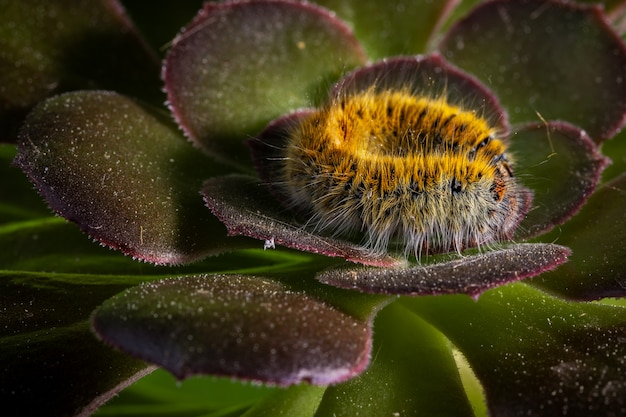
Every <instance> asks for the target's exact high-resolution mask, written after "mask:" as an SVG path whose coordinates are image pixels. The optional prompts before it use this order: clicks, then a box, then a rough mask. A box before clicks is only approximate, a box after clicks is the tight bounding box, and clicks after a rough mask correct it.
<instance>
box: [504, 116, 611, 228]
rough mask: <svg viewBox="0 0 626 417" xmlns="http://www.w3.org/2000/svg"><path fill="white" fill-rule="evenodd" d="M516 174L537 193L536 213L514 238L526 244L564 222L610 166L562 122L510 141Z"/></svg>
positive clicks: (535, 127) (530, 128)
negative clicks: (526, 241) (532, 238)
mask: <svg viewBox="0 0 626 417" xmlns="http://www.w3.org/2000/svg"><path fill="white" fill-rule="evenodd" d="M510 152H511V155H512V157H513V158H514V161H515V175H516V176H517V177H518V179H519V180H521V181H522V182H523V183H524V184H525V185H526V186H528V188H530V189H532V190H533V193H534V199H533V205H534V206H535V207H534V209H532V210H530V211H529V212H528V213H527V215H526V218H525V219H524V221H522V223H521V224H520V226H519V228H518V233H517V234H516V237H517V238H518V239H528V238H529V237H532V236H537V235H540V234H542V233H545V232H547V231H549V230H551V229H552V228H553V227H554V226H556V225H559V224H562V223H565V222H566V221H567V220H568V219H570V218H571V217H572V216H573V215H574V214H576V213H577V212H578V210H579V209H580V207H581V206H582V205H583V204H584V203H585V201H586V200H587V197H589V195H591V193H592V192H593V191H594V190H595V188H596V185H597V183H598V180H599V179H600V174H601V173H602V170H603V169H604V168H605V167H606V166H607V165H608V164H609V163H610V161H609V160H608V159H607V158H606V157H604V156H602V155H601V154H600V153H599V152H598V148H597V146H596V145H595V144H594V143H593V141H592V139H591V138H590V137H589V136H588V135H587V134H586V133H585V132H584V131H583V130H581V129H580V128H578V127H576V126H572V125H570V124H567V123H563V122H550V123H547V124H531V125H525V126H522V127H520V128H519V129H518V130H517V132H515V134H514V135H513V136H512V137H511V142H510Z"/></svg>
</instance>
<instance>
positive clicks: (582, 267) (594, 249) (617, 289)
mask: <svg viewBox="0 0 626 417" xmlns="http://www.w3.org/2000/svg"><path fill="white" fill-rule="evenodd" d="M625 207H626V175H625V174H622V175H621V176H620V177H618V178H616V179H615V180H613V181H611V182H609V183H606V184H604V185H603V186H602V187H600V188H599V189H598V190H597V191H596V192H595V193H594V194H593V195H592V196H591V198H589V200H588V201H587V204H585V206H584V207H583V208H582V209H581V211H580V213H578V215H577V216H575V217H574V218H573V219H571V220H570V221H569V222H567V223H566V224H564V225H563V226H561V227H560V228H558V229H557V230H554V231H553V232H552V233H550V234H548V235H546V236H543V237H542V240H544V239H545V240H548V239H550V240H558V242H559V243H561V244H564V245H567V246H569V247H570V248H572V251H573V253H574V254H573V256H572V257H571V260H570V262H569V263H567V264H565V265H563V267H561V268H560V269H559V270H558V271H553V272H550V273H547V274H544V275H541V276H539V277H537V278H536V279H534V280H533V283H535V284H537V285H539V286H541V287H543V288H546V289H548V290H550V291H553V292H556V293H558V294H561V295H563V296H566V297H571V298H575V299H582V300H594V299H599V298H603V297H624V296H626V257H624V253H626V210H625V209H624V208H625Z"/></svg>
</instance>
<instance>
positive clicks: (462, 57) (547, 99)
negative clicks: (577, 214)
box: [440, 0, 626, 141]
mask: <svg viewBox="0 0 626 417" xmlns="http://www.w3.org/2000/svg"><path fill="white" fill-rule="evenodd" d="M440 49H441V51H442V53H443V55H444V56H445V57H446V58H447V59H449V60H450V61H451V62H453V63H454V64H456V65H458V66H460V67H461V68H463V69H465V70H467V71H469V72H470V73H472V74H475V75H476V76H477V77H478V78H480V79H481V80H482V81H483V82H485V84H487V85H488V86H489V88H491V89H493V91H494V92H495V93H496V94H497V96H498V97H499V98H500V100H501V102H502V104H503V105H504V107H506V108H507V110H508V111H509V117H510V119H511V121H512V122H514V123H519V122H536V121H538V116H537V113H539V114H540V115H541V116H540V117H543V118H544V119H545V120H565V121H568V122H570V123H573V124H575V125H578V126H580V127H582V128H583V129H584V130H585V131H587V133H588V134H589V136H591V137H592V138H594V140H596V141H601V140H603V139H607V138H610V137H611V136H613V135H614V134H615V133H616V131H617V130H618V129H619V128H620V127H621V126H622V125H623V122H624V113H625V112H626V46H624V43H623V42H622V40H621V39H620V38H619V37H618V36H617V34H616V33H615V32H614V31H613V30H612V28H611V27H610V26H609V24H608V23H607V21H606V18H605V17H604V15H603V13H602V11H601V9H600V8H599V7H597V6H593V7H590V6H582V5H577V4H575V3H574V2H561V1H552V0H548V1H543V0H520V1H506V0H497V1H490V2H485V3H483V4H482V5H480V6H478V7H476V8H475V9H474V10H473V11H472V13H470V14H469V15H468V16H466V17H465V18H464V19H463V20H461V21H459V22H458V23H457V24H456V25H455V26H454V27H453V28H452V29H451V30H450V31H449V32H448V33H447V34H446V37H445V38H444V39H443V41H442V43H441V45H440ZM547 91H549V92H550V93H549V94H546V92H547Z"/></svg>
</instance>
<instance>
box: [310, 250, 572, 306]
mask: <svg viewBox="0 0 626 417" xmlns="http://www.w3.org/2000/svg"><path fill="white" fill-rule="evenodd" d="M569 254H570V250H569V249H567V248H565V247H563V246H558V245H552V244H518V245H512V246H510V247H508V248H505V249H500V250H494V251H490V252H486V253H482V254H478V255H469V256H464V257H461V258H458V259H453V260H448V261H447V262H445V261H443V262H442V261H440V262H438V263H433V264H428V265H424V266H415V267H410V268H367V267H345V268H337V269H330V270H326V271H324V272H321V273H319V274H318V276H317V279H318V280H319V281H321V282H323V283H324V284H328V285H333V286H336V287H339V288H345V289H356V290H359V291H363V292H367V293H376V294H398V295H400V294H402V295H441V294H456V293H461V294H468V295H471V296H473V297H478V296H479V295H480V294H481V293H483V292H484V291H486V290H488V289H490V288H493V287H496V286H499V285H503V284H506V283H509V282H513V281H518V280H521V279H524V278H528V277H531V276H535V275H538V274H540V273H542V272H544V271H547V270H550V269H554V268H556V267H557V266H558V265H560V264H562V263H564V262H565V261H567V257H568V256H569Z"/></svg>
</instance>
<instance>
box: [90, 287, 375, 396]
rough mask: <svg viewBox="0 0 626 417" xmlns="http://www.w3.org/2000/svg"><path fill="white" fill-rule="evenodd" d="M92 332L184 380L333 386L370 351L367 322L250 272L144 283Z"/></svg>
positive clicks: (113, 305)
mask: <svg viewBox="0 0 626 417" xmlns="http://www.w3.org/2000/svg"><path fill="white" fill-rule="evenodd" d="M93 326H94V329H95V330H96V332H97V333H98V335H99V336H100V337H101V338H103V339H104V340H105V341H106V342H107V343H109V344H111V345H113V346H116V347H118V348H120V349H122V350H124V351H126V352H128V353H131V354H132V355H134V356H137V357H140V358H143V359H145V360H147V361H149V362H153V363H157V364H159V365H160V366H162V367H164V368H165V369H168V370H169V371H170V372H172V373H173V374H174V375H176V376H177V377H178V378H185V377H188V376H191V375H196V374H217V375H227V376H233V377H238V378H243V379H249V380H255V381H265V382H271V383H276V384H281V385H288V384H295V383H299V382H302V381H309V382H311V383H313V384H329V383H334V382H339V381H342V380H345V379H347V378H349V377H351V376H353V375H355V374H358V373H359V372H361V371H362V370H363V369H364V368H365V366H366V365H367V363H368V362H369V353H370V347H371V345H370V343H371V341H370V338H371V329H370V324H369V323H368V322H367V321H360V320H358V319H355V318H353V317H351V316H349V315H347V314H345V313H342V312H340V311H339V310H337V309H335V308H333V307H331V306H329V305H327V304H325V303H324V302H321V301H319V300H317V299H314V298H312V297H310V296H308V295H306V294H305V293H303V292H297V291H292V290H290V289H289V287H286V286H284V285H282V284H279V283H277V282H274V281H270V280H268V279H262V278H256V277H251V276H244V275H230V276H229V275H210V276H194V277H186V278H180V279H169V280H163V281H159V282H153V283H149V284H144V285H140V286H138V287H135V288H132V289H130V290H127V291H126V292H124V293H122V294H120V295H118V296H116V297H113V298H112V299H110V300H108V301H107V302H105V303H104V304H103V305H102V306H101V307H100V308H99V309H98V310H97V311H96V313H95V315H94V318H93Z"/></svg>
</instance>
